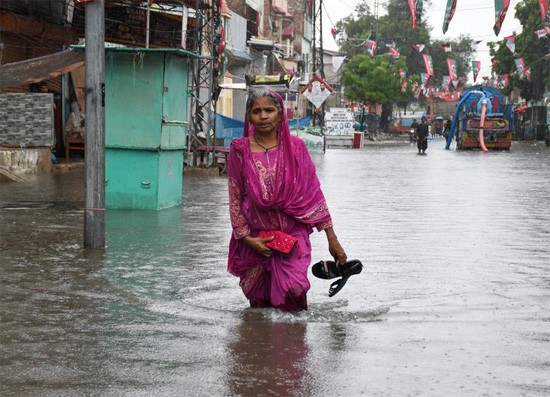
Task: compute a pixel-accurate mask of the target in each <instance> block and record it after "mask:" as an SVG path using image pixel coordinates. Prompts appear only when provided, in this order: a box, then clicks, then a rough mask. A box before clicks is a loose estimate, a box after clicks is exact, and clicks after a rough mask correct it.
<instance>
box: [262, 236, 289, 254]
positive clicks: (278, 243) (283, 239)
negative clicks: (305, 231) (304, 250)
mask: <svg viewBox="0 0 550 397" xmlns="http://www.w3.org/2000/svg"><path fill="white" fill-rule="evenodd" d="M271 236H274V237H275V238H274V239H273V241H270V242H269V243H266V244H265V246H266V247H269V248H271V249H274V250H275V251H279V252H282V253H283V254H288V253H290V251H292V248H294V246H295V245H296V243H297V242H298V240H297V239H296V237H292V236H291V235H290V234H286V233H283V232H280V231H278V230H261V231H260V233H259V234H258V237H262V238H268V237H271Z"/></svg>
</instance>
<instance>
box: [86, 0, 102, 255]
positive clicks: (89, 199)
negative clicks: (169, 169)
mask: <svg viewBox="0 0 550 397" xmlns="http://www.w3.org/2000/svg"><path fill="white" fill-rule="evenodd" d="M85 158H86V161H85V164H86V206H85V208H84V248H92V249H98V248H105V0H96V1H92V2H87V3H86V144H85Z"/></svg>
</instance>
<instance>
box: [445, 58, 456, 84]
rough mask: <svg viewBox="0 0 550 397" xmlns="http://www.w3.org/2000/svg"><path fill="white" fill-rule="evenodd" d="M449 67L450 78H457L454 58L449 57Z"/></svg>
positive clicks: (452, 79)
mask: <svg viewBox="0 0 550 397" xmlns="http://www.w3.org/2000/svg"><path fill="white" fill-rule="evenodd" d="M447 67H448V68H449V79H450V80H451V81H455V80H456V77H457V76H456V61H455V60H454V59H453V58H447Z"/></svg>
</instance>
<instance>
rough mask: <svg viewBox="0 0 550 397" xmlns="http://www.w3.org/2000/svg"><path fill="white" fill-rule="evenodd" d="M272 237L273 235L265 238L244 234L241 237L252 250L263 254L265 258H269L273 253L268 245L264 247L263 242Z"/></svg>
mask: <svg viewBox="0 0 550 397" xmlns="http://www.w3.org/2000/svg"><path fill="white" fill-rule="evenodd" d="M274 238H275V237H274V236H271V237H267V238H262V237H252V236H246V237H244V238H243V241H244V243H245V244H246V245H247V246H248V247H249V248H250V249H251V250H253V251H254V252H256V253H258V254H260V255H262V256H265V257H266V258H269V257H271V255H273V250H272V249H271V248H269V247H266V245H265V243H269V242H270V241H273V239H274Z"/></svg>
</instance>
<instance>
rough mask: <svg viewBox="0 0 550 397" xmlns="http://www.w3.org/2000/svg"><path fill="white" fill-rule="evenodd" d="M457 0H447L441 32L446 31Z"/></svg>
mask: <svg viewBox="0 0 550 397" xmlns="http://www.w3.org/2000/svg"><path fill="white" fill-rule="evenodd" d="M456 2H457V0H447V8H445V19H444V20H443V34H445V33H447V29H448V28H449V23H450V22H451V19H453V16H454V15H455V10H456Z"/></svg>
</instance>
